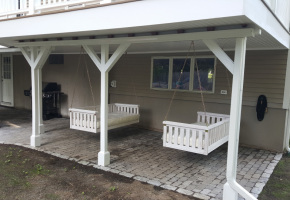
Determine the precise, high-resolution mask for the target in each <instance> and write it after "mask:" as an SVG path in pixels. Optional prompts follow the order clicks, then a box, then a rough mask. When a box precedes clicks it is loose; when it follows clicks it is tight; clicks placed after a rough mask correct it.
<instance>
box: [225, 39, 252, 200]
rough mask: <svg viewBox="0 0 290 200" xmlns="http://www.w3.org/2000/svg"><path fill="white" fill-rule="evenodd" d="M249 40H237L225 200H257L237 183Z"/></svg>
mask: <svg viewBox="0 0 290 200" xmlns="http://www.w3.org/2000/svg"><path fill="white" fill-rule="evenodd" d="M246 41H247V38H237V39H236V49H235V62H234V70H233V72H234V73H233V87H232V99H231V113H230V128H229V129H230V133H229V142H228V158H227V183H226V184H225V185H224V192H223V200H237V199H238V194H240V195H241V196H242V197H244V198H245V199H247V200H256V198H255V197H254V196H253V195H252V194H250V193H249V192H248V191H247V190H246V189H244V188H243V187H242V186H241V185H239V184H238V183H237V182H236V174H237V161H238V149H239V135H240V122H241V110H242V97H243V84H244V71H245V56H246Z"/></svg>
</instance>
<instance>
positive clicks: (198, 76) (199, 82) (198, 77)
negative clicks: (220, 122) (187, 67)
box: [193, 46, 208, 126]
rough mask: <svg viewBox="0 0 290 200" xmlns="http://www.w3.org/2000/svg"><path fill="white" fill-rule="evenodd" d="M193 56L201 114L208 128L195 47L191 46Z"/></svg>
mask: <svg viewBox="0 0 290 200" xmlns="http://www.w3.org/2000/svg"><path fill="white" fill-rule="evenodd" d="M193 56H194V57H195V65H196V71H197V79H198V84H199V91H200V97H201V102H202V106H203V112H204V115H205V120H206V121H205V123H206V126H208V119H207V117H206V116H207V115H206V107H205V103H204V97H203V90H202V87H201V81H200V74H199V68H198V64H197V59H196V54H195V47H194V46H193Z"/></svg>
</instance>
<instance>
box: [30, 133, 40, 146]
mask: <svg viewBox="0 0 290 200" xmlns="http://www.w3.org/2000/svg"><path fill="white" fill-rule="evenodd" d="M40 145H41V136H40V135H32V136H31V137H30V146H32V147H39V146H40Z"/></svg>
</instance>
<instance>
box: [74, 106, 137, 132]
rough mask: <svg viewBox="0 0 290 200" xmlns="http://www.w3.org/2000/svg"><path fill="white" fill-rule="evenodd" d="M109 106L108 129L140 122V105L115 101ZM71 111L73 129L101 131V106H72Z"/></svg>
mask: <svg viewBox="0 0 290 200" xmlns="http://www.w3.org/2000/svg"><path fill="white" fill-rule="evenodd" d="M108 106H109V111H108V130H110V129H114V128H119V127H123V126H127V125H130V124H135V123H138V122H139V118H140V115H139V105H134V104H120V103H114V104H109V105H108ZM69 112H70V128H71V129H76V130H81V131H88V132H92V133H98V132H100V106H97V107H96V106H94V107H85V108H70V109H69Z"/></svg>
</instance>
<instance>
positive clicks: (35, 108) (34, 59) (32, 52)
mask: <svg viewBox="0 0 290 200" xmlns="http://www.w3.org/2000/svg"><path fill="white" fill-rule="evenodd" d="M20 50H21V52H22V54H23V55H24V57H25V59H26V60H27V62H28V63H29V65H30V67H31V97H32V135H31V137H30V145H31V146H33V147H37V146H40V145H41V135H40V134H41V133H43V132H44V127H43V122H42V73H41V72H42V70H41V69H42V67H43V65H44V63H45V61H46V60H47V58H48V56H49V54H50V51H51V47H40V48H38V47H28V48H20Z"/></svg>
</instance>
